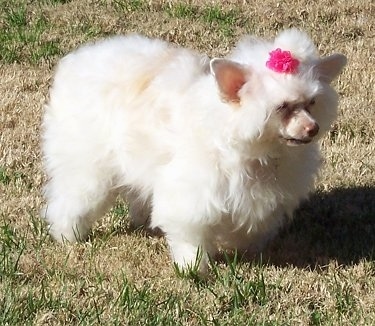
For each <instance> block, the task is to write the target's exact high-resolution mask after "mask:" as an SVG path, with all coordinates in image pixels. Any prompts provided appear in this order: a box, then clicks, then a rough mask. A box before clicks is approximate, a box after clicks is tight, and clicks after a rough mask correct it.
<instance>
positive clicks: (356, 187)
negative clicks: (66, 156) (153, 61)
mask: <svg viewBox="0 0 375 326" xmlns="http://www.w3.org/2000/svg"><path fill="white" fill-rule="evenodd" d="M215 3H216V4H215ZM213 4H215V5H213ZM22 6H24V8H25V9H26V19H27V22H26V25H22V24H21V25H17V26H18V27H17V26H16V27H14V26H13V25H11V24H10V22H9V12H12V10H13V11H14V10H16V9H18V8H21V7H22ZM0 7H1V8H2V9H0V10H1V11H0V15H1V16H0V19H1V20H0V28H1V35H0V37H1V38H0V42H2V46H1V47H0V76H1V83H0V101H1V108H0V241H1V242H0V248H1V249H0V282H1V283H0V321H3V323H4V324H6V322H8V323H9V324H15V323H19V324H28V323H29V324H38V325H39V324H40V325H42V324H43V325H60V324H68V325H72V324H78V323H79V322H81V323H83V324H96V323H99V321H100V322H101V323H104V324H116V323H117V324H140V325H141V324H153V325H155V324H168V323H167V322H166V321H164V322H161V321H159V322H158V321H157V320H156V319H152V316H154V315H155V314H156V315H158V314H160V316H162V315H163V314H164V315H167V316H170V321H171V324H183V325H195V324H204V321H206V324H215V322H216V324H217V325H225V324H231V325H235V324H267V325H281V324H284V325H308V324H311V325H320V324H334V325H337V324H343V325H354V324H356V325H360V324H367V325H371V324H372V323H373V320H375V299H374V295H373V293H374V292H375V264H374V261H373V257H374V256H373V254H374V245H375V236H374V234H375V163H374V162H375V160H374V153H375V142H374V139H375V115H374V105H375V103H374V84H375V80H374V76H375V68H374V67H375V56H374V54H373V51H374V35H375V23H374V17H375V7H374V4H373V3H372V1H367V0H359V1H354V0H349V1H327V0H322V1H318V2H313V1H302V0H294V1H292V2H281V1H280V2H276V1H271V0H264V1H220V2H219V1H216V2H215V1H198V0H194V1H147V2H145V1H134V0H133V1H88V0H83V1H78V0H72V1H58V0H55V1H52V0H51V1H47V0H46V1H40V2H35V3H34V2H26V1H22V0H19V1H11V2H9V1H3V0H1V1H0ZM184 8H185V9H184ZM207 8H211V9H212V8H220V9H221V12H224V13H225V15H223V16H221V19H218V18H215V17H216V16H215V15H214V14H212V12H214V10H213V9H212V12H211V14H212V15H211V16H210V14H209V10H208V9H207ZM184 10H185V11H184ZM41 17H42V18H43V21H45V23H44V24H45V25H44V27H43V29H42V31H41V32H40V33H39V34H38V36H37V39H36V40H35V41H32V40H27V41H22V40H19V39H17V38H16V37H15V36H14V38H13V39H10V40H8V39H9V38H10V37H9V35H11V33H15V34H17V33H19V30H22V31H23V30H25V31H26V32H28V33H32V31H33V30H34V29H33V28H34V26H36V24H37V23H36V22H37V21H38V19H40V18H41ZM12 26H13V27H12ZM290 26H296V27H301V28H303V29H305V30H306V31H307V32H308V33H310V34H311V36H312V37H313V39H314V40H315V41H316V43H317V45H318V47H319V50H320V52H321V53H322V54H330V53H332V52H342V53H344V54H345V55H347V57H348V60H349V64H348V67H347V69H346V70H345V72H344V73H343V74H342V76H341V77H340V78H339V80H338V81H337V82H336V85H337V86H336V87H337V90H338V92H339V94H340V96H341V104H340V116H339V119H338V121H337V123H336V124H335V125H334V126H333V130H332V132H331V133H330V135H328V136H327V137H326V138H325V139H324V141H323V151H324V155H325V159H326V164H325V166H324V169H323V170H322V173H321V178H320V180H319V181H318V183H317V189H318V191H317V193H316V194H314V195H313V196H312V199H311V201H310V202H309V203H307V204H305V205H303V207H302V208H301V210H300V211H299V212H298V213H297V215H296V219H295V221H294V222H293V223H292V224H291V225H290V226H289V228H287V229H286V230H285V231H283V232H282V233H281V235H280V236H279V237H278V238H277V239H276V240H275V241H274V242H273V243H271V244H270V246H269V248H268V249H267V250H266V251H265V252H264V253H263V254H262V257H261V258H260V257H259V258H257V260H256V261H255V262H242V263H239V264H238V265H236V267H235V268H236V269H235V270H236V272H235V273H233V272H231V270H230V264H228V263H220V262H219V263H218V267H217V268H218V273H219V276H218V277H217V279H216V280H215V279H213V280H211V281H209V283H208V284H203V285H202V284H200V283H199V282H198V283H195V282H193V281H190V280H186V279H180V278H178V277H176V275H175V272H174V271H173V269H172V268H171V264H170V260H169V256H168V252H167V248H166V245H165V242H164V240H163V239H158V238H151V237H148V236H146V235H144V234H143V233H142V232H129V229H128V226H127V220H126V218H125V219H122V216H121V215H122V212H121V211H116V210H112V211H111V212H110V213H109V214H107V215H106V216H105V217H104V219H103V220H102V221H101V222H100V223H99V224H98V225H97V227H96V228H95V230H94V231H93V235H92V237H91V239H90V241H88V242H86V243H83V244H78V245H66V246H61V245H58V244H56V243H54V242H52V241H51V240H50V239H49V237H48V236H47V235H46V230H45V226H44V225H43V224H42V223H40V222H39V219H38V214H39V213H38V212H39V209H40V207H41V204H42V201H43V199H42V194H41V191H42V184H43V180H44V175H43V172H42V166H41V160H40V149H39V137H40V121H41V115H42V111H43V109H42V105H43V103H44V102H45V99H46V97H47V96H48V87H49V85H50V80H51V76H52V73H53V66H54V65H55V63H56V62H57V60H58V59H59V58H60V57H61V56H62V55H63V54H64V53H67V52H68V51H70V50H72V49H73V48H75V47H76V46H78V45H79V44H81V43H82V42H85V41H87V40H91V39H95V38H98V37H103V36H107V35H112V34H122V33H128V32H139V33H143V34H146V35H149V36H153V37H159V38H162V39H166V40H169V41H171V42H175V43H178V44H181V45H184V46H188V47H191V48H194V49H197V50H200V51H204V52H205V53H207V54H208V55H210V56H214V55H215V56H216V55H221V56H222V55H224V54H225V53H226V52H227V51H228V49H229V48H230V47H231V46H232V45H233V44H234V42H235V41H236V40H237V39H238V37H240V36H241V35H243V34H245V33H253V34H256V35H260V36H266V37H268V36H273V35H275V33H276V31H277V30H279V29H282V28H286V27H290ZM30 31H31V32H30ZM35 34H36V32H35ZM5 39H6V40H7V41H4V40H5ZM48 42H53V44H56V45H57V46H58V48H59V52H60V54H55V53H54V54H50V55H49V54H48V52H47V54H45V55H44V56H41V57H39V58H38V59H35V60H34V59H32V58H33V56H32V54H33V53H37V52H38V51H39V49H41V48H42V46H43V45H45V44H49V43H48ZM20 44H22V46H21V47H19V50H18V52H17V58H16V59H15V60H13V62H12V61H9V60H7V59H6V57H5V55H4V53H6V52H5V50H4V48H5V47H6V46H8V47H9V48H12V47H16V46H20ZM14 61H15V62H14ZM121 207H122V206H121V205H120V204H119V209H121ZM124 275H126V280H127V281H124V277H125V276H124ZM262 279H263V281H264V283H262V282H263V281H262ZM126 282H129V284H130V289H131V290H133V291H135V290H134V289H135V288H137V289H138V290H139V291H141V292H142V289H148V290H147V291H149V292H150V293H151V294H149V296H148V297H147V296H146V297H147V300H154V304H151V305H150V306H148V309H149V310H147V309H146V308H145V310H144V311H143V310H142V309H141V308H140V307H142V304H144V303H142V302H143V301H142V296H141V294H140V293H139V292H137V291H135V292H134V293H133V296H134V298H135V299H134V300H135V301H134V305H130V304H129V305H128V306H126V305H124V306H121V305H119V304H118V303H116V299H118V298H119V296H121V289H124V284H125V283H126ZM236 282H240V283H236ZM251 282H253V283H254V284H255V285H256V286H258V288H257V287H255V288H256V289H258V290H259V289H260V290H261V289H262V284H265V289H266V294H265V295H263V297H262V295H261V293H262V291H260V292H259V293H258V292H257V293H258V294H257V295H253V296H251V295H249V294H247V297H248V298H247V299H244V300H243V301H241V302H240V303H241V304H240V305H239V306H233V302H234V301H233V300H234V298H235V295H234V294H235V293H237V292H236V291H235V285H236V284H237V285H238V286H245V285H246V284H252V283H251ZM43 291H44V292H43ZM43 293H44V295H45V293H47V296H48V298H49V299H46V298H44V299H43ZM147 293H148V292H147ZM45 296H46V295H45ZM30 297H31V298H33V299H32V300H34V305H35V308H33V309H32V308H30V307H31V306H32V303H31V302H30V301H28V300H29V299H28V298H30ZM168 298H169V299H168ZM170 298H175V300H176V301H173V302H174V303H173V305H172V308H171V307H169V306H168V307H169V308H168V309H170V310H168V311H167V310H163V309H166V308H165V307H166V303H165V302H169V301H168V300H170ZM262 298H263V299H264V300H263V299H262ZM42 299H43V300H42ZM38 300H39V301H38ZM48 300H49V301H48ZM129 300H130V299H129ZM144 300H146V299H144ZM51 302H53V303H51ZM129 302H130V301H129ZM9 307H10V308H9ZM126 307H128V308H126ZM159 307H160V308H159ZM7 309H8V310H9V311H11V312H13V314H11V313H10V315H9V316H11V317H9V318H10V319H9V318H8V319H6V316H5V311H8V310H7ZM90 309H91V310H90ZM95 309H97V310H95ZM1 311H3V313H2V312H1ZM87 311H96V312H94V313H91V312H90V313H89V312H87ZM142 311H143V312H142ZM85 312H87V314H86V315H85V314H84V313H85ZM141 312H142V314H141ZM168 314H169V315H168ZM85 316H86V317H85ZM158 316H159V315H158ZM90 318H91V319H90ZM160 318H161V317H160ZM173 318H174V319H173ZM151 320H154V321H151ZM160 320H162V319H160ZM172 320H173V322H172Z"/></svg>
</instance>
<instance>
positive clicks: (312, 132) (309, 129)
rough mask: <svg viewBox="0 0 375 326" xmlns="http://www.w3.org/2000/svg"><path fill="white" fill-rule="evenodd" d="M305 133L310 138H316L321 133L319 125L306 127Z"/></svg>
mask: <svg viewBox="0 0 375 326" xmlns="http://www.w3.org/2000/svg"><path fill="white" fill-rule="evenodd" d="M305 131H306V133H307V135H308V136H309V137H314V136H315V135H316V134H317V133H318V132H319V125H318V124H317V123H316V122H314V123H310V124H308V125H307V126H306V127H305Z"/></svg>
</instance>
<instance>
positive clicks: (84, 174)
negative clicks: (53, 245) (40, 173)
mask: <svg viewBox="0 0 375 326" xmlns="http://www.w3.org/2000/svg"><path fill="white" fill-rule="evenodd" d="M116 196H117V192H116V191H113V190H112V191H111V190H110V185H109V183H108V182H104V181H102V182H99V181H98V179H96V178H95V176H93V175H90V172H89V169H86V170H85V171H80V174H79V175H75V176H72V175H69V174H65V175H61V174H60V175H52V178H51V179H50V181H49V182H48V183H47V186H46V198H47V205H46V207H45V209H44V211H43V212H42V217H44V218H45V219H46V220H47V222H48V223H49V225H50V230H49V231H50V234H51V235H52V236H53V237H54V238H55V239H56V240H57V241H60V242H61V241H64V240H68V241H70V242H76V241H79V240H84V239H85V238H86V237H87V234H88V233H89V231H90V229H91V227H92V224H93V223H94V222H95V221H96V220H97V219H99V218H100V217H101V216H103V215H104V214H105V212H106V211H107V209H108V208H109V207H110V206H111V205H113V203H114V201H115V199H116Z"/></svg>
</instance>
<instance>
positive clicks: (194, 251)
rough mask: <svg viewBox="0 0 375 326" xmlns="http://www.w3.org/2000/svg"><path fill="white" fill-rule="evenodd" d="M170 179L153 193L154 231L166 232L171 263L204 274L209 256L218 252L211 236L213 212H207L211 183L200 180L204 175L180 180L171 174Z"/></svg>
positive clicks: (158, 186)
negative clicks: (195, 269) (155, 229)
mask: <svg viewBox="0 0 375 326" xmlns="http://www.w3.org/2000/svg"><path fill="white" fill-rule="evenodd" d="M167 175H168V178H165V179H162V180H161V181H160V183H159V184H158V185H157V187H155V189H154V192H153V198H152V214H151V227H158V228H160V229H161V230H162V231H163V232H164V234H165V235H166V239H167V241H168V244H169V247H170V250H171V256H172V259H173V261H174V262H175V263H176V264H177V265H178V266H179V267H181V268H183V269H188V268H195V267H197V268H198V270H199V271H200V272H201V273H204V272H205V271H206V269H207V263H208V255H212V254H214V253H215V251H216V249H215V247H214V242H213V241H212V236H211V232H210V225H211V223H212V219H213V218H212V216H210V215H212V212H211V211H210V210H209V209H207V207H208V206H209V204H208V203H209V194H210V189H208V188H207V187H208V186H207V184H209V183H207V182H203V181H204V180H201V178H200V177H199V176H204V175H205V174H195V175H194V174H189V176H188V174H184V175H183V176H182V175H178V176H179V177H178V178H177V175H176V174H174V175H173V171H169V173H168V174H167ZM171 176H172V177H173V178H171ZM198 178H199V179H198Z"/></svg>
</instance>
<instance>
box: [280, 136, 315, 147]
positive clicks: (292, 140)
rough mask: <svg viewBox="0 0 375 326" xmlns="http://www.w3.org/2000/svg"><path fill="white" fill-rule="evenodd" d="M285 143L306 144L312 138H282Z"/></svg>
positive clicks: (293, 144) (291, 144)
mask: <svg viewBox="0 0 375 326" xmlns="http://www.w3.org/2000/svg"><path fill="white" fill-rule="evenodd" d="M283 139H284V140H285V142H286V144H287V145H289V146H299V145H304V144H308V143H310V142H311V140H312V138H305V139H297V138H283Z"/></svg>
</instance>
